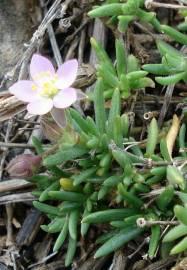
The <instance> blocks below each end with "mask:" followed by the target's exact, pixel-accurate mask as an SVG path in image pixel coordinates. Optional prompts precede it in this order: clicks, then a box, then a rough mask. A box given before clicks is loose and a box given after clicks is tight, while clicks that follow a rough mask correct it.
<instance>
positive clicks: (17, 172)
mask: <svg viewBox="0 0 187 270" xmlns="http://www.w3.org/2000/svg"><path fill="white" fill-rule="evenodd" d="M41 160H42V158H41V156H34V155H31V154H22V155H19V156H17V157H15V158H13V159H12V160H11V161H10V162H9V164H8V166H7V168H6V170H7V172H8V173H9V175H10V176H11V177H19V178H26V177H29V176H32V175H33V174H34V173H35V172H36V171H37V170H38V169H39V167H40V165H41Z"/></svg>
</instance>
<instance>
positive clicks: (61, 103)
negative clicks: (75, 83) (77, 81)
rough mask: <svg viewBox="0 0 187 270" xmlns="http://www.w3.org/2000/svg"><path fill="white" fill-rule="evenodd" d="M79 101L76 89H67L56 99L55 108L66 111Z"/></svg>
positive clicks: (54, 101)
mask: <svg viewBox="0 0 187 270" xmlns="http://www.w3.org/2000/svg"><path fill="white" fill-rule="evenodd" d="M76 100H77V93H76V89H74V88H66V89H63V90H61V91H60V92H59V93H58V94H57V95H56V96H55V97H54V98H53V104H54V107H56V108H59V109H65V108H68V107H69V106H71V105H72V104H73V103H74V102H75V101H76Z"/></svg>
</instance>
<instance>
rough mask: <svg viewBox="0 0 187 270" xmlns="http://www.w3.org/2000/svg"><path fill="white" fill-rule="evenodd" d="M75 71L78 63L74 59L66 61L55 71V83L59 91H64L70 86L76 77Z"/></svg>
mask: <svg viewBox="0 0 187 270" xmlns="http://www.w3.org/2000/svg"><path fill="white" fill-rule="evenodd" d="M77 71H78V62H77V60H76V59H72V60H68V61H66V62H65V63H64V64H63V65H61V66H60V67H59V68H58V70H57V75H58V78H59V80H58V82H57V83H56V86H57V87H58V88H59V89H64V88H67V87H69V86H71V85H72V84H73V83H74V81H75V79H76V77H77Z"/></svg>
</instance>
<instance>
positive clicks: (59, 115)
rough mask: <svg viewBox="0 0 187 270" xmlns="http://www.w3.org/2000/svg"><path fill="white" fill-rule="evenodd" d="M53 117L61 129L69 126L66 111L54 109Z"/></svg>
mask: <svg viewBox="0 0 187 270" xmlns="http://www.w3.org/2000/svg"><path fill="white" fill-rule="evenodd" d="M51 115H52V117H53V119H54V121H55V122H56V123H57V125H58V126H59V127H61V128H64V127H65V126H66V125H67V120H66V114H65V110H63V109H58V108H55V107H53V109H52V110H51Z"/></svg>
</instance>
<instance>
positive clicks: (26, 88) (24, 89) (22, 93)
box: [9, 80, 38, 102]
mask: <svg viewBox="0 0 187 270" xmlns="http://www.w3.org/2000/svg"><path fill="white" fill-rule="evenodd" d="M33 85H34V84H33V82H32V81H27V80H22V81H18V82H16V83H14V84H13V85H12V86H11V87H10V88H9V91H10V93H11V94H13V95H14V96H15V97H16V98H17V99H19V100H21V101H24V102H30V101H34V100H35V99H36V98H37V93H38V92H37V89H36V90H33V89H32V87H33Z"/></svg>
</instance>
